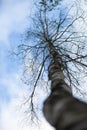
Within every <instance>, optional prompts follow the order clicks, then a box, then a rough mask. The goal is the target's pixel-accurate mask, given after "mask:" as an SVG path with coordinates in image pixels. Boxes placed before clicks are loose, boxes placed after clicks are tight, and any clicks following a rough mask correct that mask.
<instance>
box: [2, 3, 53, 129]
mask: <svg viewBox="0 0 87 130" xmlns="http://www.w3.org/2000/svg"><path fill="white" fill-rule="evenodd" d="M32 11H33V10H32V2H29V0H0V130H28V129H29V130H34V129H35V130H39V129H41V130H44V129H47V130H51V129H53V128H52V127H51V126H50V125H49V124H48V123H47V122H46V121H45V119H44V118H41V120H42V123H40V125H37V126H32V125H31V123H28V124H27V123H26V122H25V121H24V120H23V118H24V117H23V113H22V112H20V105H21V100H22V99H23V96H24V95H25V94H26V87H24V84H23V83H22V81H21V79H20V77H21V69H20V65H19V64H18V63H17V62H16V61H15V60H14V58H13V57H12V56H11V53H10V50H11V49H14V46H15V45H17V43H19V42H20V34H21V33H24V32H25V30H26V29H27V27H28V24H29V19H28V17H29V16H30V15H31V12H32Z"/></svg>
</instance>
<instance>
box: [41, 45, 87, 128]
mask: <svg viewBox="0 0 87 130" xmlns="http://www.w3.org/2000/svg"><path fill="white" fill-rule="evenodd" d="M49 47H50V54H51V55H52V57H53V60H52V61H51V63H50V65H49V69H48V72H49V75H48V77H49V80H51V94H50V95H49V97H48V98H47V99H46V101H45V102H44V106H43V112H44V115H45V118H46V119H47V121H48V122H49V123H50V124H51V125H52V126H54V127H55V128H56V130H87V105H86V104H85V103H83V102H81V101H79V100H78V99H76V98H74V97H73V96H72V93H71V88H70V87H69V86H68V85H67V84H66V82H65V78H64V74H63V65H62V60H61V57H60V55H59V54H58V53H57V52H56V51H55V48H54V47H53V46H49Z"/></svg>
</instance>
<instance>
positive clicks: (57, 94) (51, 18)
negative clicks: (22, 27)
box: [18, 0, 87, 130]
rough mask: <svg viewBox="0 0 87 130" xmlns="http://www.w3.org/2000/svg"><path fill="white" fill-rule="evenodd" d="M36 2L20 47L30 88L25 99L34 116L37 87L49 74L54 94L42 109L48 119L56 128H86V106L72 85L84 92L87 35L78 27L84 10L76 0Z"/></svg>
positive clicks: (82, 18)
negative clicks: (68, 4) (66, 3)
mask: <svg viewBox="0 0 87 130" xmlns="http://www.w3.org/2000/svg"><path fill="white" fill-rule="evenodd" d="M56 2H57V4H55V3H56ZM35 4H36V6H35V12H36V13H35V14H34V16H33V18H32V24H31V26H30V28H28V30H27V32H26V39H27V40H26V41H25V43H23V44H20V45H19V46H18V55H21V56H22V59H23V63H24V69H25V70H24V82H25V83H26V84H29V85H30V90H31V94H30V95H29V98H28V100H27V101H26V102H27V103H29V104H30V107H29V108H30V111H31V113H32V115H33V117H34V116H35V114H36V112H37V109H36V106H35V104H34V101H35V93H36V89H38V86H39V85H40V88H41V81H42V80H46V79H47V76H48V78H49V79H48V80H50V81H51V84H50V85H51V87H50V91H51V94H50V95H49V97H48V98H47V100H46V101H45V103H44V109H43V111H44V115H45V117H46V119H47V120H48V122H49V123H50V124H51V125H53V126H54V127H55V128H56V129H57V130H58V129H60V130H66V129H67V130H68V129H69V130H76V129H79V130H82V129H87V125H86V124H87V121H86V120H87V114H86V113H87V105H86V104H85V103H82V102H81V101H79V100H77V99H75V98H74V97H73V96H72V87H75V88H76V89H77V90H78V91H80V92H81V93H83V92H82V91H81V86H80V81H81V78H82V77H81V76H83V77H86V75H87V63H86V61H87V53H86V45H87V44H86V38H87V36H86V35H85V34H86V33H85V32H84V31H83V30H80V29H79V30H80V31H79V30H78V29H77V28H76V25H77V23H84V24H86V21H85V15H84V12H83V10H81V9H80V8H78V6H77V4H76V2H73V4H72V6H70V7H67V8H65V7H64V4H63V2H62V1H61V2H59V1H46V0H41V1H39V2H37V3H35ZM82 26H83V24H82ZM80 28H81V27H80ZM28 77H29V78H28ZM33 117H32V118H33Z"/></svg>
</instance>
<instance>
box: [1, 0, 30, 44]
mask: <svg viewBox="0 0 87 130" xmlns="http://www.w3.org/2000/svg"><path fill="white" fill-rule="evenodd" d="M7 1H8V2H6V1H4V3H3V5H2V8H1V10H0V42H5V43H6V42H7V41H8V38H9V35H10V34H11V33H12V32H13V31H16V32H19V33H21V32H23V31H24V29H25V28H26V26H27V24H28V22H29V21H28V16H29V15H30V12H31V7H32V2H31V3H29V1H28V0H25V1H21V2H20V1H18V2H17V1H16V2H15V1H14V0H12V1H9V0H7Z"/></svg>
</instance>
